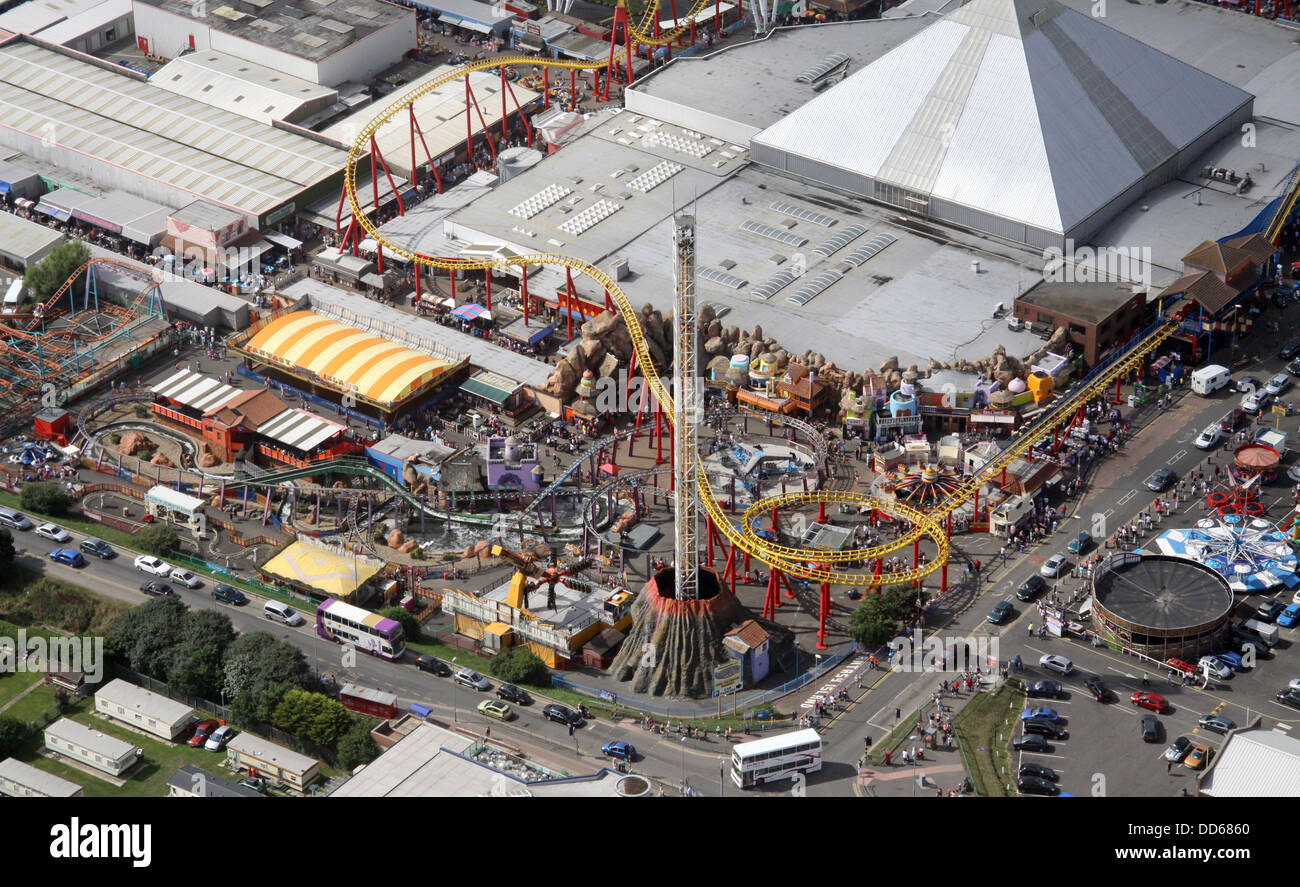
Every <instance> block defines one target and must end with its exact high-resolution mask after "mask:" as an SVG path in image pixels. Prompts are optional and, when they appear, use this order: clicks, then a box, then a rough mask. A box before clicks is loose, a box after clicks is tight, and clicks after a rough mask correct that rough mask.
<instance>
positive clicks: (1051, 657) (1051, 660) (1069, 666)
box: [1038, 653, 1074, 674]
mask: <svg viewBox="0 0 1300 887" xmlns="http://www.w3.org/2000/svg"><path fill="white" fill-rule="evenodd" d="M1038 665H1039V667H1040V668H1045V669H1047V670H1048V671H1055V672H1060V673H1061V674H1069V673H1070V672H1072V671H1074V663H1073V662H1071V661H1070V660H1069V659H1066V658H1065V657H1064V656H1057V655H1055V654H1053V653H1046V654H1044V655H1043V656H1042V657H1041V658H1040V659H1039V660H1038Z"/></svg>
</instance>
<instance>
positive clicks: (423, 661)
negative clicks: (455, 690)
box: [415, 655, 451, 678]
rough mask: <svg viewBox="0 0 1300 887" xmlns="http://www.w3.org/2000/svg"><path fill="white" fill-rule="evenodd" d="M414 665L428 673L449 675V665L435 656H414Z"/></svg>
mask: <svg viewBox="0 0 1300 887" xmlns="http://www.w3.org/2000/svg"><path fill="white" fill-rule="evenodd" d="M415 667H416V668H418V669H419V670H420V671H427V672H429V673H430V674H435V675H437V676H438V677H440V678H449V677H451V666H449V665H447V663H445V662H443V661H442V660H441V659H439V658H437V657H436V656H424V655H420V656H416V657H415Z"/></svg>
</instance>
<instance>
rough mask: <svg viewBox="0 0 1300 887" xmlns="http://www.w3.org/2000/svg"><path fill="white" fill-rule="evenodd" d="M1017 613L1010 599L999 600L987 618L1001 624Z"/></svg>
mask: <svg viewBox="0 0 1300 887" xmlns="http://www.w3.org/2000/svg"><path fill="white" fill-rule="evenodd" d="M1015 615H1016V611H1015V608H1013V607H1012V606H1011V602H1010V601H998V602H997V603H996V604H994V605H993V609H992V610H990V611H989V615H988V617H987V619H988V621H989V622H992V623H993V624H994V625H1001V624H1002V623H1003V622H1006V621H1008V620H1009V619H1011V618H1012V617H1013V616H1015Z"/></svg>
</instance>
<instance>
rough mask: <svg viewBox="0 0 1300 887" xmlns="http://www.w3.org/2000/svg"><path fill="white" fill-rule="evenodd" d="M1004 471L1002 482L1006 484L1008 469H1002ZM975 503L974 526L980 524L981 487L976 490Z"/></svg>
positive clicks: (973, 512) (971, 520) (972, 513)
mask: <svg viewBox="0 0 1300 887" xmlns="http://www.w3.org/2000/svg"><path fill="white" fill-rule="evenodd" d="M1002 471H1003V475H1002V480H1003V482H1005V481H1006V479H1007V476H1006V469H1005V468H1004V469H1002ZM974 502H975V504H974V508H973V510H972V511H971V516H970V522H971V523H973V524H977V523H979V522H980V489H979V487H976V488H975V500H974Z"/></svg>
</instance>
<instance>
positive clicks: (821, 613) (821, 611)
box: [817, 582, 831, 650]
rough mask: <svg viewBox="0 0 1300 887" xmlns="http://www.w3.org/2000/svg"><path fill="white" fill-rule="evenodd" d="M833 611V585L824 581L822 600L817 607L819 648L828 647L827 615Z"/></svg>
mask: <svg viewBox="0 0 1300 887" xmlns="http://www.w3.org/2000/svg"><path fill="white" fill-rule="evenodd" d="M830 612H831V585H830V583H829V582H823V583H822V594H821V601H820V602H819V604H818V607H817V649H818V650H825V649H826V617H827V616H829V615H830Z"/></svg>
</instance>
